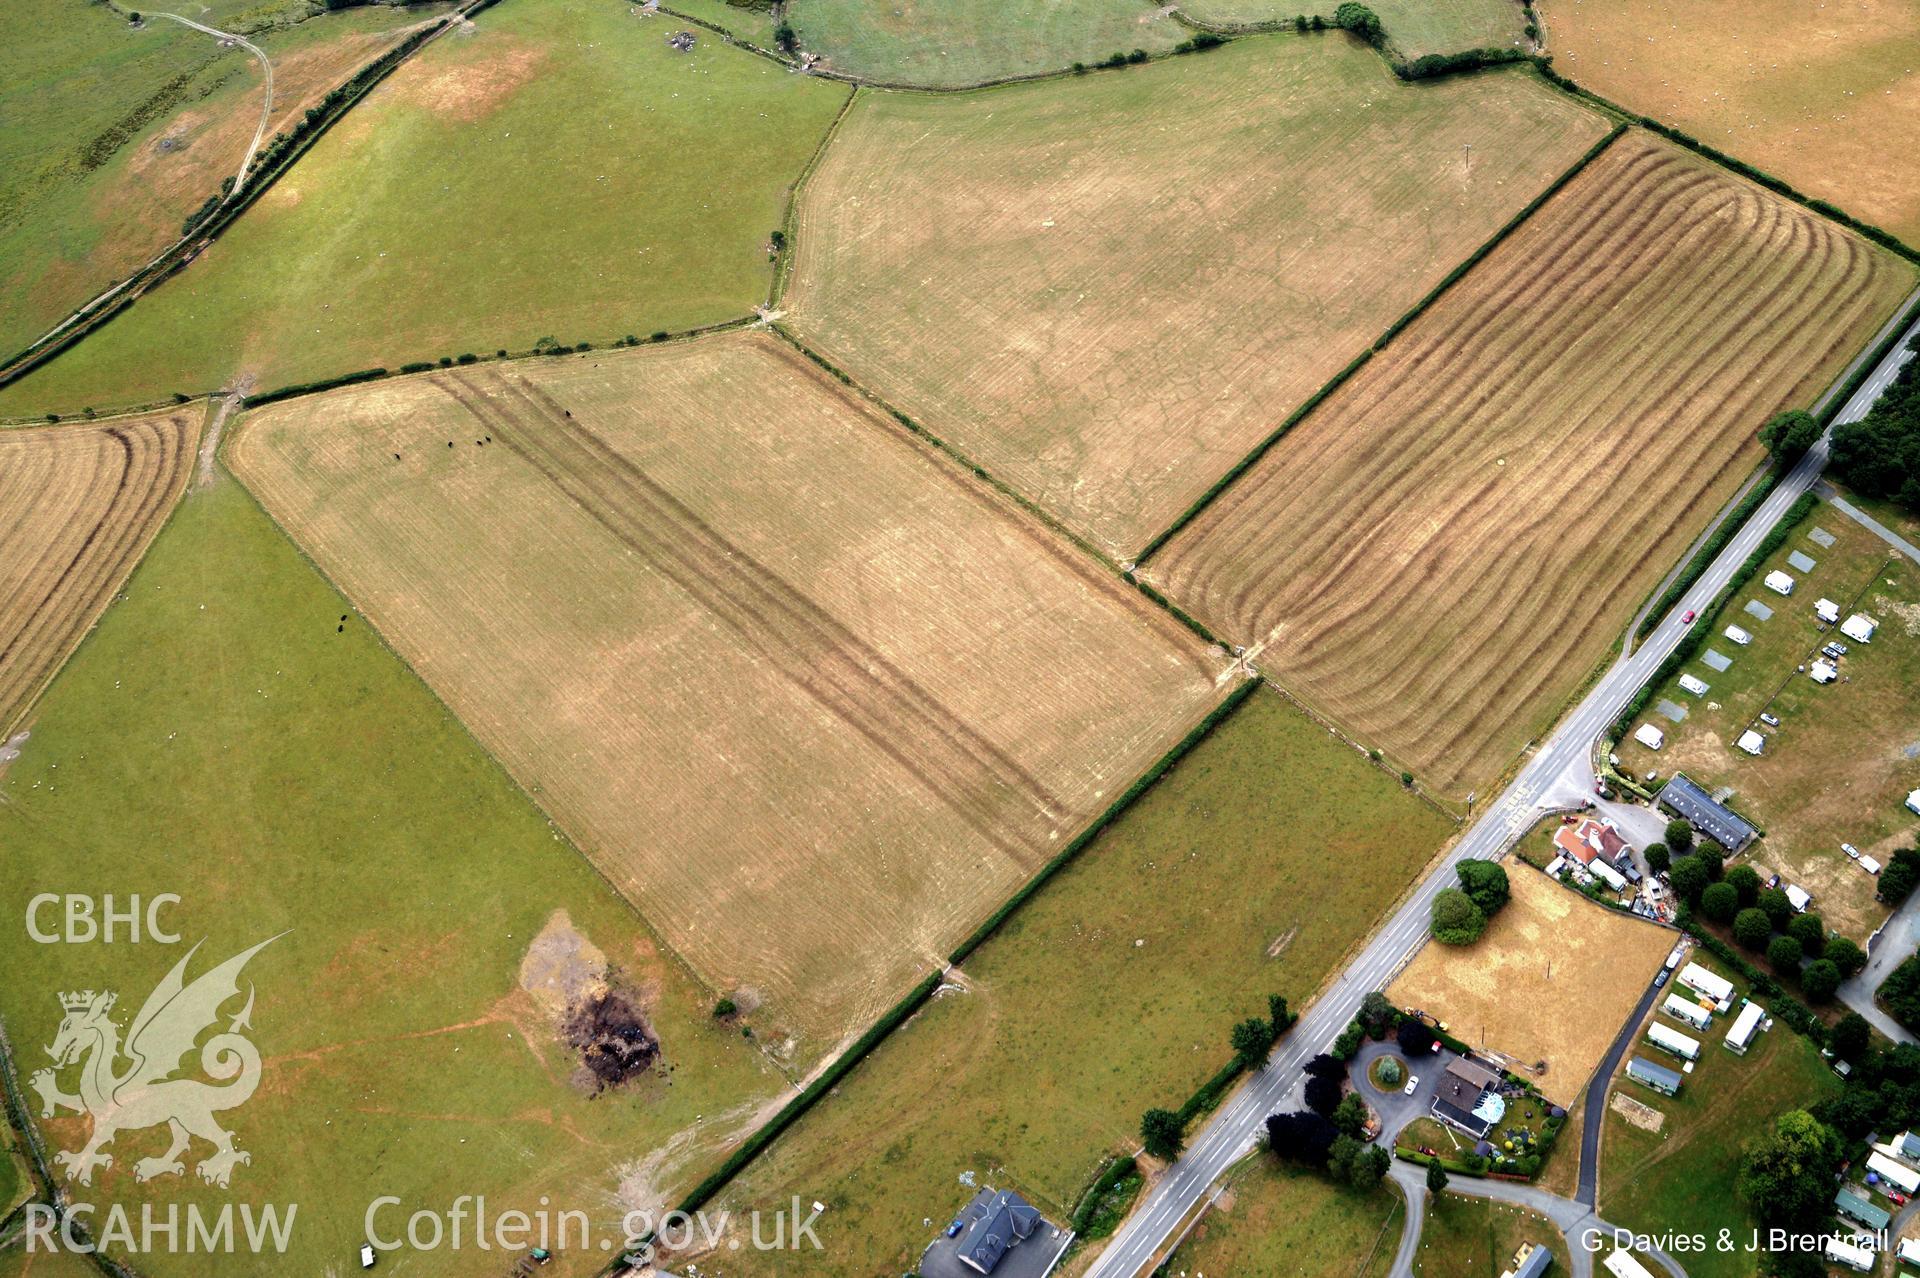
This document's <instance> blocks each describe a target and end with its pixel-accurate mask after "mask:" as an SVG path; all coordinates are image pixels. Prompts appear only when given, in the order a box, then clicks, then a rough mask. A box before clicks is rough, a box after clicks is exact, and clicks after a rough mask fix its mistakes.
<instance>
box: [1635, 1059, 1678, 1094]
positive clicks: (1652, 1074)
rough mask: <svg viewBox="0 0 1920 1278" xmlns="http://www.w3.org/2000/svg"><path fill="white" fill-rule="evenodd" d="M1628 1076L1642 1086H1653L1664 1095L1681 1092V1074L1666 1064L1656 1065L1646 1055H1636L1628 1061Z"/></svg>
mask: <svg viewBox="0 0 1920 1278" xmlns="http://www.w3.org/2000/svg"><path fill="white" fill-rule="evenodd" d="M1627 1077H1628V1078H1631V1079H1632V1080H1633V1081H1634V1082H1636V1083H1638V1084H1640V1085H1641V1086H1642V1087H1651V1088H1652V1089H1653V1090H1654V1091H1656V1092H1659V1093H1660V1094H1661V1095H1662V1096H1678V1095H1679V1094H1680V1083H1681V1081H1682V1080H1681V1078H1680V1075H1678V1074H1676V1073H1674V1072H1673V1071H1672V1070H1670V1069H1668V1068H1667V1067H1666V1066H1665V1065H1655V1064H1654V1063H1653V1062H1652V1061H1650V1060H1648V1059H1646V1058H1645V1057H1644V1056H1635V1057H1633V1058H1632V1059H1631V1060H1629V1061H1628V1062H1627Z"/></svg>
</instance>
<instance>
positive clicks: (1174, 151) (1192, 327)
mask: <svg viewBox="0 0 1920 1278" xmlns="http://www.w3.org/2000/svg"><path fill="white" fill-rule="evenodd" d="M1603 132H1604V125H1603V123H1602V122H1601V120H1600V119H1599V118H1598V117H1597V116H1595V115H1593V114H1592V113H1590V112H1588V111H1587V110H1585V109H1584V108H1581V107H1579V106H1578V105H1576V104H1574V103H1572V102H1570V101H1569V100H1568V99H1566V98H1564V97H1562V96H1560V95H1557V94H1554V93H1552V92H1550V91H1548V90H1547V89H1545V88H1544V87H1543V86H1542V84H1541V83H1540V82H1539V81H1538V80H1537V79H1535V78H1534V77H1532V76H1531V75H1527V74H1510V73H1501V74H1488V75H1476V76H1467V77H1459V78H1454V79H1449V80H1444V81H1439V82H1435V83H1430V84H1424V85H1418V86H1408V85H1402V84H1399V83H1397V82H1396V81H1395V80H1394V79H1393V77H1392V75H1391V74H1390V73H1389V72H1388V70H1387V68H1386V66H1385V65H1384V64H1383V63H1382V61H1381V60H1380V58H1379V57H1378V56H1377V55H1376V54H1374V53H1373V52H1372V51H1370V50H1368V49H1365V48H1363V47H1361V46H1359V45H1357V44H1356V43H1354V42H1352V41H1350V40H1348V39H1347V38H1346V37H1345V36H1344V35H1342V34H1339V33H1335V34H1332V35H1328V36H1325V37H1320V38H1312V39H1300V38H1297V37H1294V36H1291V35H1288V36H1270V37H1264V38H1260V39H1249V40H1243V41H1237V42H1235V43H1234V44H1232V45H1229V46H1227V47H1225V48H1222V49H1219V50H1216V51H1214V52H1211V53H1207V54H1204V55H1199V56H1194V57H1185V58H1175V59H1171V60H1168V61H1165V62H1160V63H1155V64H1152V65H1148V66H1142V67H1132V68H1129V69H1127V70H1125V71H1123V72H1118V73H1102V74H1100V75H1096V76H1090V77H1086V78H1071V79H1065V80H1054V81H1047V82H1042V83H1035V84H1023V85H1013V86H1007V87H1003V88H996V89H988V90H982V91H980V92H977V93H971V94H965V95H951V94H943V95H938V96H921V95H913V94H902V93H875V94H871V95H862V96H861V97H860V98H859V99H858V100H857V101H855V102H854V104H853V106H852V107H851V109H850V111H849V114H848V115H847V117H846V119H845V121H844V122H843V124H842V126H841V128H840V130H839V131H838V133H837V134H836V136H835V138H834V144H833V146H832V147H830V148H829V149H828V151H827V152H826V154H825V156H824V157H823V158H822V162H821V164H820V166H819V167H818V168H817V169H816V170H815V171H814V173H813V175H812V176H811V178H810V179H809V181H808V183H807V185H806V188H805V189H804V190H803V191H802V193H801V197H800V201H799V205H798V210H797V218H798V229H797V238H796V248H795V259H794V270H793V283H792V287H791V289H790V290H789V293H788V296H787V299H786V302H785V306H786V308H787V310H788V311H789V313H790V315H791V320H790V322H791V323H793V324H794V325H795V326H796V328H797V329H798V330H799V331H800V332H802V333H803V334H805V335H806V337H807V338H808V339H809V340H810V341H811V342H812V343H814V344H816V345H817V346H818V347H820V348H821V349H822V350H824V351H825V352H826V353H827V354H828V355H829V356H830V357H831V358H832V359H833V360H834V361H835V362H836V363H838V364H839V365H840V366H842V367H844V368H845V369H847V370H848V372H850V373H851V374H852V375H853V376H854V377H855V378H856V379H858V380H859V381H861V382H862V383H863V384H865V385H866V386H868V387H870V388H872V389H873V390H874V391H875V392H876V393H878V394H879V395H881V396H882V397H884V398H885V399H887V400H888V401H889V402H891V403H892V404H893V405H894V406H896V407H898V408H899V409H901V410H902V411H904V412H906V413H908V414H909V415H911V416H912V417H914V418H915V419H916V420H918V421H919V422H921V423H922V424H924V425H925V426H926V427H927V428H928V429H929V430H931V431H933V432H934V433H935V434H937V435H940V436H943V437H945V438H947V439H949V440H951V441H952V442H953V443H954V444H956V445H957V446H958V447H959V448H961V449H962V450H963V451H965V452H966V453H967V454H968V455H970V456H971V457H972V458H973V459H974V460H976V461H977V462H978V463H979V464H980V465H982V466H984V467H986V468H987V469H988V470H989V471H991V472H993V473H994V474H995V475H997V476H998V477H1000V478H1002V479H1004V480H1006V481H1007V482H1009V483H1011V484H1012V485H1014V486H1015V487H1016V488H1018V489H1020V490H1021V491H1022V492H1024V493H1025V494H1026V495H1027V496H1029V497H1031V498H1032V499H1034V500H1035V501H1037V502H1039V503H1040V504H1041V505H1042V506H1044V507H1046V508H1047V509H1049V510H1050V511H1052V512H1053V513H1054V514H1056V515H1057V516H1059V517H1060V518H1061V519H1062V520H1064V521H1065V522H1066V523H1067V524H1068V525H1069V526H1071V527H1073V528H1074V529H1076V530H1078V531H1079V532H1081V533H1083V534H1085V535H1086V536H1087V537H1089V538H1090V539H1091V540H1092V541H1093V542H1095V543H1097V544H1098V545H1099V546H1101V547H1103V548H1104V549H1105V550H1106V551H1108V552H1110V553H1111V554H1113V555H1115V556H1116V557H1122V556H1125V555H1128V554H1131V553H1133V552H1135V551H1137V550H1138V549H1139V548H1140V547H1142V546H1143V545H1145V544H1146V543H1147V541H1148V540H1149V539H1151V538H1152V537H1153V536H1154V535H1155V534H1157V533H1159V532H1160V531H1161V530H1162V529H1164V528H1165V527H1167V526H1168V525H1169V524H1171V523H1172V522H1173V520H1174V518H1175V517H1176V516H1177V515H1178V514H1179V513H1180V512H1181V511H1182V510H1184V509H1185V508H1186V507H1187V506H1188V505H1189V504H1191V503H1192V502H1193V501H1194V500H1195V499H1196V498H1197V497H1198V496H1199V495H1200V494H1201V493H1202V492H1204V491H1205V490H1206V488H1207V487H1208V486H1209V485H1210V484H1212V483H1213V482H1214V481H1215V480H1216V479H1217V478H1218V477H1219V476H1220V475H1221V474H1222V473H1224V472H1225V471H1226V470H1228V469H1229V468H1230V467H1231V466H1232V465H1233V464H1234V463H1235V462H1237V461H1239V460H1240V459H1241V458H1242V457H1244V456H1245V455H1246V453H1247V452H1248V451H1249V450H1250V449H1251V448H1252V447H1253V445H1254V444H1255V443H1257V442H1258V441H1259V440H1260V439H1262V438H1264V437H1265V436H1266V435H1267V434H1268V433H1269V432H1270V431H1272V430H1273V428H1274V427H1275V426H1276V425H1277V424H1278V423H1279V422H1280V421H1281V420H1283V419H1284V418H1285V417H1286V415H1287V413H1288V412H1289V411H1290V410H1292V409H1293V408H1294V407H1296V406H1297V405H1298V404H1299V403H1300V402H1301V401H1302V400H1304V399H1306V398H1307V396H1308V395H1310V394H1311V393H1312V392H1313V391H1314V390H1315V389H1316V388H1317V387H1318V386H1320V385H1321V384H1322V383H1323V382H1324V381H1325V380H1326V379H1327V377H1329V376H1330V375H1331V374H1332V373H1333V372H1334V371H1335V370H1337V369H1339V368H1340V367H1341V366H1342V365H1344V364H1345V363H1346V362H1347V361H1348V360H1350V359H1352V358H1353V356H1354V355H1355V354H1356V353H1357V352H1358V351H1359V350H1360V349H1361V348H1362V347H1364V346H1365V345H1366V344H1367V343H1368V342H1370V341H1372V340H1373V339H1374V338H1375V337H1377V336H1378V335H1379V334H1380V332H1381V331H1382V330H1383V329H1385V328H1386V327H1387V325H1388V324H1389V323H1391V322H1392V321H1393V320H1394V319H1395V318H1396V317H1397V316H1398V315H1400V314H1401V313H1403V312H1404V311H1405V310H1406V308H1407V307H1408V306H1410V305H1411V304H1412V303H1413V302H1414V301H1415V300H1416V299H1417V298H1419V297H1420V296H1421V295H1422V294H1423V293H1424V292H1425V291H1426V290H1428V289H1429V288H1431V287H1432V285H1433V284H1434V283H1435V282H1437V281H1438V280H1439V278H1440V277H1441V276H1442V275H1444V274H1445V273H1446V272H1447V271H1448V270H1449V269H1450V268H1452V267H1453V266H1454V265H1455V264H1456V263H1458V262H1459V260H1460V259H1461V258H1462V257H1464V256H1465V255H1466V254H1467V253H1468V252H1470V251H1471V250H1472V249H1473V248H1474V247H1475V246H1476V245H1478V244H1479V243H1481V242H1483V241H1484V240H1485V239H1486V237H1487V236H1488V235H1490V234H1491V233H1492V232H1493V231H1494V230H1495V229H1497V228H1498V227H1499V226H1500V225H1501V224H1502V223H1503V222H1504V221H1505V220H1506V219H1507V218H1509V217H1510V216H1512V214H1513V213H1514V212H1516V211H1517V210H1518V209H1519V208H1520V207H1522V206H1523V205H1525V204H1526V202H1527V201H1528V200H1529V199H1531V198H1532V197H1533V196H1535V195H1536V194H1537V193H1538V192H1539V191H1540V190H1541V188H1543V187H1544V186H1546V185H1547V184H1548V183H1549V182H1551V181H1552V179H1553V178H1554V177H1555V176H1557V175H1558V174H1559V173H1561V172H1563V171H1564V170H1565V169H1566V168H1567V167H1568V166H1569V165H1570V164H1572V163H1573V161H1574V160H1575V159H1577V158H1578V157H1579V155H1580V154H1581V153H1582V152H1583V151H1584V150H1585V149H1586V148H1587V147H1589V146H1590V145H1591V144H1592V143H1593V142H1594V141H1595V140H1596V139H1598V138H1599V137H1600V136H1601V134H1602V133H1603ZM1468 146H1471V148H1472V163H1471V169H1470V170H1469V167H1468V165H1467V162H1466V152H1465V150H1464V148H1466V147H1468ZM1356 156H1364V157H1366V158H1365V161H1364V163H1357V162H1356V161H1355V157H1356Z"/></svg>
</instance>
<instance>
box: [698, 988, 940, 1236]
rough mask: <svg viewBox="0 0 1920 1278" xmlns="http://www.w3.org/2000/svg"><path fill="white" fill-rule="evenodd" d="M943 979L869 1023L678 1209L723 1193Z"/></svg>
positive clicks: (930, 996) (904, 1018)
mask: <svg viewBox="0 0 1920 1278" xmlns="http://www.w3.org/2000/svg"><path fill="white" fill-rule="evenodd" d="M943 979H944V974H943V973H940V972H929V973H927V976H926V979H924V980H922V981H921V982H920V983H919V984H918V985H916V986H914V987H913V989H912V990H911V991H910V992H909V993H908V994H907V996H906V997H905V998H903V999H901V1000H900V1001H899V1002H898V1003H895V1004H894V1005H893V1006H892V1007H891V1008H890V1009H888V1011H887V1013H886V1015H884V1016H882V1017H881V1018H880V1019H879V1020H877V1021H875V1022H874V1023H873V1024H872V1025H870V1026H868V1027H867V1032H866V1033H864V1034H862V1035H861V1036H860V1037H859V1038H858V1039H856V1040H855V1041H854V1044H853V1046H852V1047H849V1048H848V1049H847V1050H846V1051H844V1052H842V1053H840V1055H839V1056H838V1057H836V1058H835V1059H834V1062H833V1064H831V1065H829V1066H827V1068H826V1070H825V1071H824V1072H823V1073H822V1074H821V1075H820V1077H818V1078H816V1079H814V1080H813V1082H811V1083H809V1084H808V1085H807V1087H806V1088H805V1090H803V1091H802V1092H801V1093H800V1094H799V1095H798V1096H796V1097H794V1098H793V1099H792V1100H790V1101H788V1102H787V1103H786V1104H785V1105H783V1106H781V1108H780V1112H779V1113H777V1114H775V1115H774V1116H773V1117H772V1118H770V1119H768V1120H767V1121H766V1122H765V1123H764V1124H762V1125H761V1126H760V1127H759V1128H757V1129H756V1130H755V1131H754V1133H753V1134H752V1135H751V1136H749V1137H747V1139H746V1141H745V1143H744V1144H742V1145H741V1146H740V1148H738V1149H736V1150H734V1151H733V1153H732V1154H731V1155H729V1156H728V1158H727V1161H726V1162H724V1163H721V1164H720V1166H719V1167H717V1168H715V1169H714V1170H713V1171H712V1172H711V1173H710V1174H709V1175H708V1176H707V1177H706V1179H704V1180H702V1181H701V1182H700V1183H699V1184H697V1185H695V1186H694V1187H693V1188H692V1189H691V1190H689V1191H688V1192H687V1195H686V1197H684V1198H682V1199H681V1200H680V1205H679V1208H678V1209H679V1210H680V1211H683V1212H693V1211H697V1210H699V1209H700V1208H701V1207H702V1206H704V1205H706V1203H707V1201H708V1200H709V1199H711V1198H712V1197H713V1196H714V1195H715V1194H716V1193H718V1192H720V1190H721V1188H722V1187H723V1186H725V1185H726V1183H727V1182H728V1181H730V1180H732V1179H733V1178H734V1177H735V1176H737V1175H739V1174H740V1172H741V1170H742V1169H744V1168H745V1167H746V1165H747V1164H748V1163H750V1162H752V1161H753V1160H754V1159H755V1158H758V1157H759V1156H760V1154H761V1152H762V1151H764V1150H765V1149H766V1147H767V1146H768V1145H770V1144H772V1143H773V1141H774V1139H775V1138H776V1137H778V1136H779V1135H780V1134H781V1133H782V1132H784V1131H786V1130H787V1128H789V1127H791V1126H793V1124H794V1123H796V1122H798V1121H799V1119H800V1117H801V1116H802V1115H803V1114H805V1113H806V1112H807V1111H808V1110H810V1109H812V1108H813V1106H814V1104H815V1102H817V1101H818V1100H819V1099H820V1098H821V1097H822V1096H825V1095H826V1094H827V1093H828V1092H829V1091H831V1090H832V1089H833V1088H834V1087H836V1086H838V1085H839V1083H840V1080H841V1079H843V1078H845V1077H846V1076H847V1074H848V1072H849V1071H850V1070H852V1069H853V1067H854V1066H855V1065H858V1064H859V1063H860V1062H861V1061H863V1060H865V1059H866V1058H867V1056H868V1055H869V1054H870V1053H872V1051H873V1049H874V1048H876V1047H878V1046H880V1043H881V1041H882V1040H883V1039H885V1038H886V1037H887V1035H889V1034H891V1033H893V1031H894V1030H896V1029H898V1028H899V1027H900V1026H901V1024H902V1023H904V1022H905V1021H906V1019H907V1018H908V1017H909V1016H912V1015H913V1014H914V1013H915V1012H917V1011H919V1010H920V1008H921V1006H922V1005H923V1004H925V1003H926V1001H927V1000H928V999H930V998H932V997H933V992H934V991H935V990H937V989H939V988H940V982H941V981H942V980H943Z"/></svg>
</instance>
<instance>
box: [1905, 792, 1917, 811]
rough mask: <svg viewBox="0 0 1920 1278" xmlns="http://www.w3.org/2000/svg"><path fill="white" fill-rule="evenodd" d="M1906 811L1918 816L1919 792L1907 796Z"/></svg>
mask: <svg viewBox="0 0 1920 1278" xmlns="http://www.w3.org/2000/svg"><path fill="white" fill-rule="evenodd" d="M1907 811H1909V812H1911V813H1913V814H1914V815H1916V816H1920V790H1915V791H1914V792H1913V793H1911V794H1909V795H1908V796H1907Z"/></svg>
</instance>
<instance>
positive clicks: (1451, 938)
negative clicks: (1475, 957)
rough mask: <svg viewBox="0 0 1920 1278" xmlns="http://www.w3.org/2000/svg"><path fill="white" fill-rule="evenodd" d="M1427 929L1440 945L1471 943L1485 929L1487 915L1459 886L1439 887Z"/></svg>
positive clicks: (1478, 937)
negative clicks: (1430, 922)
mask: <svg viewBox="0 0 1920 1278" xmlns="http://www.w3.org/2000/svg"><path fill="white" fill-rule="evenodd" d="M1431 930H1432V932H1433V939H1434V940H1436V941H1439V942H1440V943H1441V944H1442V945H1472V944H1473V943H1474V942H1475V941H1477V940H1479V939H1480V935H1481V933H1483V932H1485V931H1486V930H1487V916H1486V914H1485V913H1483V912H1482V911H1481V909H1480V907H1479V906H1477V905H1475V904H1474V903H1473V898H1472V897H1470V896H1468V895H1467V894H1466V893H1465V892H1462V891H1461V890H1460V889H1459V888H1443V889H1441V890H1440V892H1439V893H1438V894H1437V895H1435V897H1434V898H1433V919H1432V925H1431Z"/></svg>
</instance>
